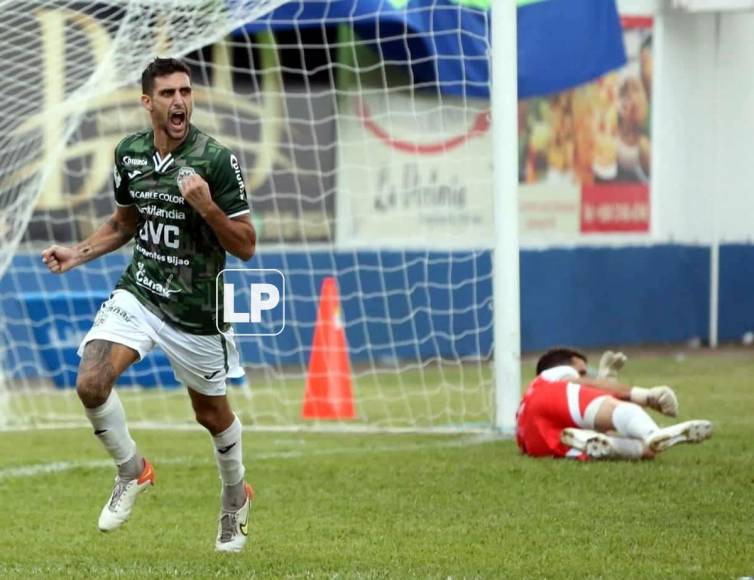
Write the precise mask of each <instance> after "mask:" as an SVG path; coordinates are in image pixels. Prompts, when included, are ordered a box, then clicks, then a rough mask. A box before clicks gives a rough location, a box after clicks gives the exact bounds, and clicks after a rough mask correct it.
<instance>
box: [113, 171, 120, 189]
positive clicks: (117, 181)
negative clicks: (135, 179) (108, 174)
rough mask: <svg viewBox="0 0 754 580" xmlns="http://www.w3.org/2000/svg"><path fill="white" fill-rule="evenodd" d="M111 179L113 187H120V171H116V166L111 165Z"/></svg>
mask: <svg viewBox="0 0 754 580" xmlns="http://www.w3.org/2000/svg"><path fill="white" fill-rule="evenodd" d="M113 181H114V182H115V188H116V189H117V188H119V187H120V182H121V177H120V171H118V168H117V167H113Z"/></svg>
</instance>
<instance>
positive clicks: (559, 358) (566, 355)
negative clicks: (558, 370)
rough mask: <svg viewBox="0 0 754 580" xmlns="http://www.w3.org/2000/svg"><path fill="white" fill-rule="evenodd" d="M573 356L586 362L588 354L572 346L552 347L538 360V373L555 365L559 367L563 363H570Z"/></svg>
mask: <svg viewBox="0 0 754 580" xmlns="http://www.w3.org/2000/svg"><path fill="white" fill-rule="evenodd" d="M573 357H576V358H580V359H581V360H583V361H584V362H585V363H586V362H587V361H586V355H585V354H584V353H582V352H579V351H578V350H573V349H572V348H551V349H550V350H548V351H547V352H546V353H545V354H543V355H542V356H541V357H539V360H538V361H537V374H539V373H541V372H542V371H546V370H547V369H551V368H553V367H559V366H561V365H570V364H571V362H572V361H571V359H572V358H573Z"/></svg>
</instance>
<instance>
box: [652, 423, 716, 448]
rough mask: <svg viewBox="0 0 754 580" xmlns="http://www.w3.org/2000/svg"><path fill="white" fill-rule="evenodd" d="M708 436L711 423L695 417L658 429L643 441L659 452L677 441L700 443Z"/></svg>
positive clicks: (710, 431)
mask: <svg viewBox="0 0 754 580" xmlns="http://www.w3.org/2000/svg"><path fill="white" fill-rule="evenodd" d="M710 437H712V423H710V422H709V421H704V420H701V419H697V420H693V421H685V422H683V423H678V424H676V425H671V426H670V427H664V428H662V429H658V430H657V431H655V432H654V433H652V434H651V435H650V436H649V437H647V438H646V440H645V441H644V443H645V444H646V445H647V447H649V448H650V449H651V450H652V451H654V452H655V453H660V452H661V451H665V450H666V449H669V448H670V447H673V445H678V444H679V443H701V442H702V441H704V440H705V439H709V438H710Z"/></svg>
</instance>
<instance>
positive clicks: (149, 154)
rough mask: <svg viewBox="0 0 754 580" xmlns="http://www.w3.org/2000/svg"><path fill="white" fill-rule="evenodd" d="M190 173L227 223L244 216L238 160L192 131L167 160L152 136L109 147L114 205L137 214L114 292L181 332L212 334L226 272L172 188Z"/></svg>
mask: <svg viewBox="0 0 754 580" xmlns="http://www.w3.org/2000/svg"><path fill="white" fill-rule="evenodd" d="M195 173H196V174H198V175H200V176H201V177H202V178H203V179H204V180H205V181H206V182H207V183H208V184H209V190H210V192H211V194H212V199H213V200H214V202H215V203H216V204H217V205H218V206H219V207H220V209H222V210H223V211H224V212H225V214H226V215H227V216H228V217H231V218H233V217H236V216H241V215H243V214H247V213H249V211H250V210H249V204H248V202H247V200H246V188H245V186H244V182H243V176H242V175H241V168H240V167H239V165H238V160H237V159H236V156H235V155H233V154H232V153H231V152H230V151H229V150H228V149H226V148H225V147H223V146H222V145H220V144H219V143H218V142H217V141H215V140H214V139H213V138H212V137H210V136H209V135H207V134H205V133H202V132H201V131H200V130H199V129H197V128H196V127H194V126H193V125H191V126H190V127H189V132H188V135H187V136H186V139H185V140H184V141H183V143H181V145H180V146H179V147H178V148H177V149H176V150H175V151H172V152H171V153H169V154H168V155H167V156H165V157H160V154H159V152H158V151H157V150H156V149H155V146H154V132H153V131H152V130H149V131H142V132H140V133H134V134H132V135H129V136H128V137H126V138H125V139H123V140H122V141H121V142H120V143H119V144H118V146H117V147H116V148H115V168H114V170H113V185H114V190H115V201H116V203H117V204H118V205H119V206H121V207H128V206H134V207H136V209H138V210H139V215H140V220H139V226H138V229H137V232H136V236H135V242H136V245H135V247H134V254H133V257H132V259H131V263H130V264H129V265H128V268H126V271H125V272H124V273H123V276H122V277H121V279H120V281H119V282H118V284H117V288H124V289H126V290H128V291H129V292H131V293H132V294H134V295H135V296H136V297H137V298H138V299H139V300H140V301H141V302H142V303H143V304H144V305H145V306H146V307H147V308H149V309H150V310H151V311H152V312H154V313H155V314H156V315H157V316H159V317H161V318H163V319H164V320H166V321H167V322H169V323H170V324H173V325H175V326H177V327H179V328H181V329H182V330H185V331H187V332H191V333H194V334H217V326H216V324H215V319H216V313H215V310H216V308H217V309H218V310H217V314H218V315H219V316H220V317H222V306H223V297H222V295H220V296H219V297H218V296H216V294H217V291H216V286H215V280H216V278H217V275H218V274H219V273H220V271H221V270H222V269H223V268H224V267H225V249H223V247H222V246H221V245H220V242H219V241H218V240H217V236H215V233H214V232H213V231H212V228H210V227H209V225H208V224H207V222H205V221H204V220H203V219H202V217H201V216H200V215H199V214H198V213H197V212H196V211H194V208H192V207H191V205H189V203H188V202H186V200H185V199H184V198H183V196H182V195H181V192H180V190H179V189H178V180H180V179H182V178H183V177H186V176H188V175H192V174H195ZM220 291H221V292H222V285H221V289H220ZM221 320H222V318H221ZM221 328H222V326H221Z"/></svg>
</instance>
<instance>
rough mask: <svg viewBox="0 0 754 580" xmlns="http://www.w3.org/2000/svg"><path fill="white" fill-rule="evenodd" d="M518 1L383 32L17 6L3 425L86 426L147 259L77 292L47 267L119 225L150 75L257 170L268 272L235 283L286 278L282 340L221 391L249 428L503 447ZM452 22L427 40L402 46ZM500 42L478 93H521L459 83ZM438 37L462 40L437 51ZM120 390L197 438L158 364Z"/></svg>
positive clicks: (302, 19) (153, 8) (281, 17)
mask: <svg viewBox="0 0 754 580" xmlns="http://www.w3.org/2000/svg"><path fill="white" fill-rule="evenodd" d="M462 4H463V3H462ZM504 4H508V3H501V4H500V6H499V8H498V7H497V6H496V7H495V9H494V10H485V9H484V8H474V7H469V6H461V5H457V4H449V3H447V2H439V1H438V2H423V3H416V5H414V3H412V2H398V1H396V2H376V3H375V6H376V7H377V8H376V9H375V11H374V12H373V13H371V14H370V13H356V12H354V10H351V12H350V13H347V14H341V13H337V12H336V9H335V8H332V7H331V6H330V3H328V2H324V1H319V0H316V1H314V2H298V1H297V2H287V3H286V2H285V1H283V0H278V1H272V0H271V1H261V0H235V1H225V0H223V1H220V0H206V1H203V2H199V1H195V2H194V1H192V2H182V1H178V0H174V1H165V0H158V1H152V2H143V1H141V0H130V1H129V2H122V3H121V2H96V3H95V2H88V3H87V2H76V1H53V0H38V1H31V2H23V1H21V2H18V3H15V4H14V5H13V7H11V8H4V9H3V19H2V22H0V33H2V35H1V36H0V58H2V59H3V62H4V63H6V65H7V68H8V75H7V78H6V82H5V83H4V86H2V87H0V106H2V109H3V111H5V112H6V114H5V115H4V116H3V118H2V119H0V428H2V427H38V426H39V427H42V426H57V425H82V424H85V417H84V415H83V412H82V410H81V407H80V403H79V402H78V399H77V397H76V394H75V388H74V386H75V374H76V368H77V364H78V357H77V356H76V354H75V350H76V347H77V346H78V344H79V342H80V340H81V338H82V337H83V335H84V334H85V332H86V331H87V330H88V328H89V327H90V325H91V323H92V321H93V320H94V316H95V314H96V312H97V309H98V308H99V305H100V304H101V302H102V301H103V300H104V299H106V298H107V296H108V294H109V293H110V292H111V290H112V289H113V287H114V285H115V283H116V282H117V280H118V278H119V277H120V275H121V273H122V271H123V269H124V268H125V266H126V265H127V263H128V261H129V260H130V258H131V255H132V253H133V246H132V245H131V244H129V245H128V246H126V247H125V248H123V250H121V251H119V252H115V253H113V254H111V255H108V256H105V257H103V258H100V259H98V260H95V261H92V262H90V263H87V264H85V265H83V266H81V267H79V268H77V269H74V270H72V271H71V272H68V273H66V274H63V275H53V274H51V273H49V272H47V270H46V268H45V267H44V264H43V263H42V261H41V258H40V252H41V250H42V249H43V248H44V247H46V246H47V245H49V244H51V243H58V244H73V243H76V242H78V241H80V240H82V239H84V238H85V237H86V236H87V235H89V234H90V233H91V232H92V231H93V230H94V229H95V228H96V227H97V226H98V225H99V224H100V223H102V222H103V221H104V220H105V219H107V217H108V216H109V215H110V213H111V212H112V210H113V207H114V199H113V193H112V184H111V175H112V161H113V149H114V146H115V145H116V144H117V143H118V142H119V141H120V139H121V138H122V137H124V136H125V135H126V134H128V133H132V132H135V131H138V130H141V129H143V128H147V127H148V123H149V120H148V117H147V115H146V113H145V112H144V111H143V109H141V107H140V104H139V97H140V94H141V89H140V86H139V77H140V75H141V71H142V70H143V68H144V67H145V65H146V64H147V63H148V62H149V61H150V60H151V59H152V58H153V57H154V56H157V55H159V56H176V57H180V58H183V59H184V60H185V61H186V62H187V64H189V66H190V67H191V69H192V81H193V85H194V99H195V105H194V107H195V108H194V117H193V120H192V122H193V123H194V124H195V125H196V126H198V127H199V128H201V129H202V130H203V131H205V132H206V133H208V134H210V135H212V136H213V137H215V138H216V139H217V140H218V141H220V142H221V143H223V144H224V145H226V146H228V147H229V148H230V149H231V150H233V152H234V153H235V155H236V156H237V157H238V159H239V162H240V166H241V168H242V170H243V173H244V177H245V182H246V187H247V191H248V194H249V200H250V204H251V207H252V216H253V217H252V219H253V222H254V225H255V228H256V231H257V235H258V243H257V254H256V256H255V257H254V258H253V259H252V260H251V261H249V262H248V263H244V264H242V263H241V262H240V261H238V260H236V259H235V258H230V257H229V260H228V263H227V265H226V267H227V268H239V267H247V268H268V269H275V270H279V271H280V272H282V273H283V275H284V276H285V279H286V280H285V284H286V293H287V295H286V297H285V300H284V305H285V311H286V320H285V329H284V330H283V331H282V332H280V333H279V334H275V333H269V334H270V335H269V336H256V337H239V339H238V344H239V350H240V352H241V359H242V361H241V362H242V365H243V367H244V370H245V375H244V376H241V377H235V378H234V379H233V380H232V384H231V385H230V386H229V390H230V396H231V398H232V401H233V405H234V408H235V409H236V412H237V413H238V414H239V416H240V417H241V419H242V421H243V423H244V425H245V426H247V427H249V428H252V429H327V430H330V429H334V430H354V431H358V430H386V431H429V432H464V431H502V432H504V433H507V434H510V433H512V431H513V428H514V424H515V408H516V405H517V404H518V398H519V388H520V387H519V385H520V330H519V303H518V301H519V297H518V291H519V290H518V238H517V227H516V220H517V196H516V189H517V183H518V163H517V147H518V145H517V136H516V132H515V129H514V128H515V127H516V122H517V117H516V91H515V90H510V87H515V83H516V68H515V65H516V53H515V51H516V48H515V47H516V6H515V3H510V4H511V6H510V7H508V6H504ZM284 5H287V6H284ZM281 7H282V11H281V10H276V9H281ZM462 10H463V11H469V12H468V13H467V14H471V16H470V17H472V18H473V19H474V24H475V27H469V26H468V22H467V23H466V24H464V20H463V18H462V17H461V11H462ZM450 11H455V12H452V13H451V12H450ZM270 14H272V16H270ZM490 18H492V19H493V22H490ZM454 19H455V20H456V21H457V24H456V25H455V27H454V28H449V27H447V25H446V24H443V26H446V28H445V29H443V30H442V31H440V30H438V31H437V38H435V37H432V36H429V37H428V36H426V35H422V34H420V31H418V30H415V29H413V28H412V26H414V24H413V23H416V22H428V23H432V25H433V26H439V24H438V23H447V22H453V21H454ZM490 29H491V30H492V36H493V37H494V38H495V39H496V40H495V41H494V44H495V45H496V52H495V58H494V59H492V67H494V68H493V70H491V71H489V70H487V73H491V74H492V76H493V78H494V79H495V83H499V85H500V86H501V87H508V88H507V89H503V90H499V91H496V92H495V94H492V95H491V83H490V81H489V76H490V74H487V76H486V77H481V78H482V80H479V78H480V77H476V76H474V74H472V72H473V71H472V69H471V68H469V69H468V70H467V68H466V67H469V66H471V64H474V66H478V65H479V63H480V62H482V56H484V57H486V58H489V54H490V51H491V45H490V35H489V34H488V33H487V32H486V31H489V30H490ZM443 36H444V37H445V38H446V39H447V38H451V37H452V38H455V39H457V40H456V41H454V43H451V44H446V45H442V46H441V45H440V44H437V46H435V43H441V42H443V40H442V37H443ZM425 43H429V44H425ZM448 46H450V47H451V48H452V47H453V46H457V47H458V48H457V50H456V52H452V50H451V48H448ZM469 47H472V48H469ZM472 49H473V50H476V51H478V52H472ZM433 51H434V52H433ZM465 51H469V52H468V53H467V52H465ZM489 66H490V63H489V62H487V63H486V64H484V65H483V67H482V68H483V69H484V67H489ZM446 71H450V73H448V74H450V75H451V76H446ZM453 71H455V72H453ZM453 74H454V75H455V76H452V75H453ZM490 116H492V117H493V118H494V119H495V120H496V122H495V123H491V122H490ZM502 159H505V160H506V161H505V162H502V163H501V160H502ZM493 167H494V172H493ZM493 173H494V175H493ZM493 248H498V250H497V251H494V252H493ZM493 288H494V295H493ZM493 303H494V304H495V305H497V307H496V308H494V309H493V308H492V306H493ZM279 322H280V320H278V319H275V320H273V321H272V322H271V324H273V325H275V324H277V323H279ZM117 388H118V389H119V392H120V396H121V398H122V399H123V401H124V405H125V406H126V409H127V413H128V417H129V421H130V422H132V423H134V424H142V425H156V426H161V427H162V426H164V427H180V426H188V425H191V424H192V423H193V416H192V413H191V410H190V404H189V401H188V397H187V396H186V394H185V392H184V388H183V387H182V386H181V385H179V384H178V383H177V381H176V379H175V377H174V376H173V373H172V371H171V369H170V368H169V365H168V362H167V358H166V357H165V356H164V354H163V353H161V352H159V351H156V352H153V353H152V354H151V355H150V356H149V357H147V358H146V359H145V360H143V361H141V362H140V363H138V364H137V365H135V366H134V367H133V368H132V369H129V370H128V371H127V372H126V373H125V375H124V376H123V377H122V379H121V381H120V382H119V383H118V385H117Z"/></svg>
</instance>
